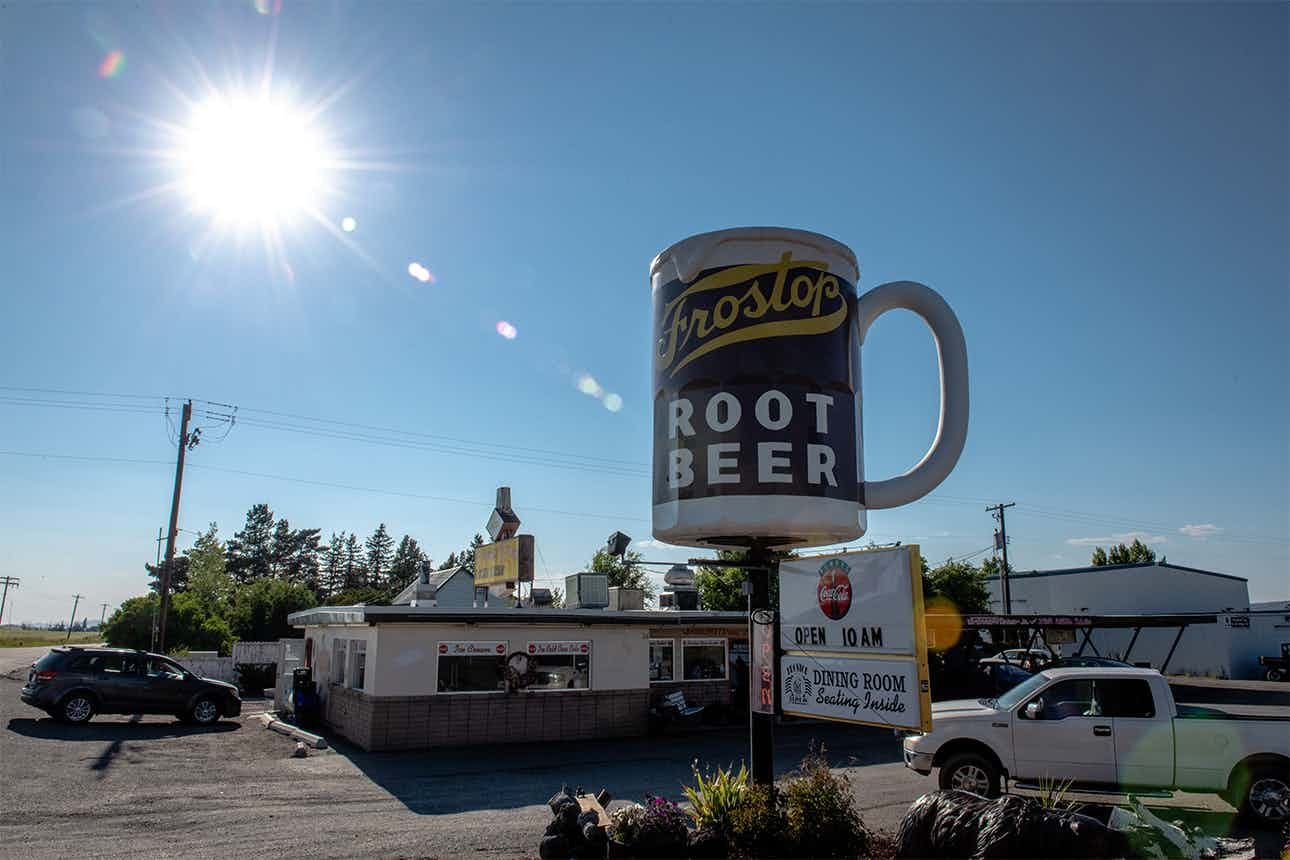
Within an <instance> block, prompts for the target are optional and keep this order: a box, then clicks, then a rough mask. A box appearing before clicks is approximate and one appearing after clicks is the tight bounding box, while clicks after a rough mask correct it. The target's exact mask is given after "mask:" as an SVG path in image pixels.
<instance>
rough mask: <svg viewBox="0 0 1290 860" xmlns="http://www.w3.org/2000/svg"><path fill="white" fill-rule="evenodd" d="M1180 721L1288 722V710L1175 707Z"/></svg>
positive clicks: (1289, 715)
mask: <svg viewBox="0 0 1290 860" xmlns="http://www.w3.org/2000/svg"><path fill="white" fill-rule="evenodd" d="M1175 707H1176V708H1177V709H1178V715H1177V718H1178V719H1180V720H1256V721H1263V722H1274V723H1276V722H1282V723H1285V722H1290V709H1287V708H1281V707H1277V706H1275V705H1228V706H1226V707H1223V708H1216V707H1214V706H1213V705H1175Z"/></svg>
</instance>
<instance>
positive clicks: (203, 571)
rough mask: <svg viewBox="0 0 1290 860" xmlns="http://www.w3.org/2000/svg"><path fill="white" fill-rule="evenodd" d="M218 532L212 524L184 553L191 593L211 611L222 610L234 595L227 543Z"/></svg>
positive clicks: (216, 527)
mask: <svg viewBox="0 0 1290 860" xmlns="http://www.w3.org/2000/svg"><path fill="white" fill-rule="evenodd" d="M218 531H219V528H218V526H216V525H215V523H211V524H210V527H209V528H208V529H206V531H204V532H202V533H201V534H199V535H198V536H197V540H195V541H194V542H193V545H192V546H191V547H189V548H188V549H186V550H184V556H185V558H187V560H188V592H189V593H190V594H192V595H193V597H195V598H196V599H197V600H198V601H199V602H200V603H201V604H202V605H203V606H206V607H208V608H209V609H210V610H211V611H216V610H217V608H219V609H222V607H223V605H224V604H225V603H226V602H227V601H228V599H229V597H230V596H231V595H232V593H233V580H232V578H231V577H230V576H229V575H228V572H227V562H226V561H225V558H224V544H223V542H222V541H220V539H219V538H218V537H217V536H216V533H217V532H218Z"/></svg>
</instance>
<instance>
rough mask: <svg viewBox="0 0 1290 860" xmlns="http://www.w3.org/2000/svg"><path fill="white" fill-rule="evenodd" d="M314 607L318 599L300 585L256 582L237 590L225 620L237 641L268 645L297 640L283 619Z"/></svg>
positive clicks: (296, 631) (271, 581)
mask: <svg viewBox="0 0 1290 860" xmlns="http://www.w3.org/2000/svg"><path fill="white" fill-rule="evenodd" d="M317 605H318V597H317V595H315V594H314V593H313V592H312V591H310V590H309V589H307V588H305V587H304V586H303V585H296V584H294V583H290V582H283V581H282V580H277V579H259V580H256V581H255V582H252V583H251V584H250V585H246V586H244V587H242V588H240V589H238V591H237V594H236V595H235V596H234V599H233V605H232V606H231V607H230V609H229V620H230V621H231V623H232V626H233V633H234V635H236V636H237V638H238V639H241V640H243V641H249V642H269V641H273V640H275V639H281V638H284V637H299V636H300V631H298V630H296V629H295V628H294V627H292V626H291V625H290V624H288V623H287V616H288V615H290V614H291V613H292V612H299V611H300V610H301V609H308V608H309V607H311V606H317Z"/></svg>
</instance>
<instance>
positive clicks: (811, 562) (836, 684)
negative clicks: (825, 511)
mask: <svg viewBox="0 0 1290 860" xmlns="http://www.w3.org/2000/svg"><path fill="white" fill-rule="evenodd" d="M779 602H780V628H779V630H780V649H781V651H782V656H781V657H780V662H779V685H780V692H781V701H782V708H783V711H784V713H786V714H794V715H796V716H802V717H815V718H817V719H827V720H839V721H842V722H848V723H860V724H862V725H870V726H889V727H891V728H897V729H914V730H918V731H929V730H930V729H931V727H932V704H931V690H930V685H929V682H928V671H927V637H926V634H925V632H924V629H923V583H922V562H921V560H920V559H919V554H918V547H917V546H916V545H912V544H910V545H906V546H901V547H895V548H893V549H874V550H862V551H859V552H849V553H843V554H839V555H830V556H819V557H815V558H800V559H793V560H791V561H783V562H780V565H779Z"/></svg>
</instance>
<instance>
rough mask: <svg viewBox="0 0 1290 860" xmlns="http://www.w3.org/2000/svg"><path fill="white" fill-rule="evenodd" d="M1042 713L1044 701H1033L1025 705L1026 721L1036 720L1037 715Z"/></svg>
mask: <svg viewBox="0 0 1290 860" xmlns="http://www.w3.org/2000/svg"><path fill="white" fill-rule="evenodd" d="M1043 712H1044V700H1043V699H1035V700H1034V701H1033V702H1031V703H1030V704H1029V705H1026V719H1028V720H1037V719H1039V715H1040V714H1042V713H1043Z"/></svg>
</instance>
